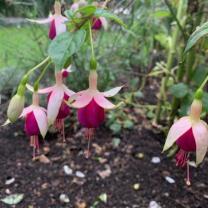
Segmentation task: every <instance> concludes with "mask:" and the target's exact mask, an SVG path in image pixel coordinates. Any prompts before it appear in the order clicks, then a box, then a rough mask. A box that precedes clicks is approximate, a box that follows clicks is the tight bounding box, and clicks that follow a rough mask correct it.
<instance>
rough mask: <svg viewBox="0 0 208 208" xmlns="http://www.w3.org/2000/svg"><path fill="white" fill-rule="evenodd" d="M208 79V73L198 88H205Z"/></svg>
mask: <svg viewBox="0 0 208 208" xmlns="http://www.w3.org/2000/svg"><path fill="white" fill-rule="evenodd" d="M207 81H208V75H207V76H206V78H205V79H204V81H203V82H202V83H201V85H200V87H199V88H198V89H201V90H203V89H204V87H205V85H206V83H207Z"/></svg>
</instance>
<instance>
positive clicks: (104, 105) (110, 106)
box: [94, 93, 116, 110]
mask: <svg viewBox="0 0 208 208" xmlns="http://www.w3.org/2000/svg"><path fill="white" fill-rule="evenodd" d="M94 99H95V102H96V103H97V104H98V105H99V106H100V107H102V108H104V109H109V110H110V109H114V108H116V105H114V104H113V103H111V102H110V101H108V100H107V99H106V98H105V97H104V95H103V94H102V93H98V94H97V95H96V96H95V97H94Z"/></svg>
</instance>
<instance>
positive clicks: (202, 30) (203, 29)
mask: <svg viewBox="0 0 208 208" xmlns="http://www.w3.org/2000/svg"><path fill="white" fill-rule="evenodd" d="M207 34H208V22H206V23H204V24H203V25H202V26H200V27H197V29H196V30H195V31H194V32H193V33H192V35H191V36H190V38H189V39H188V42H187V45H186V48H185V51H184V53H187V52H188V51H189V50H190V49H191V48H192V47H193V46H194V45H195V44H196V43H197V41H198V40H199V39H200V38H202V37H204V36H205V35H207Z"/></svg>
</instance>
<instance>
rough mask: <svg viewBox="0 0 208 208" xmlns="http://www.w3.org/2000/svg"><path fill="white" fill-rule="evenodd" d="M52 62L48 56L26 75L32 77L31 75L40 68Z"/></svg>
mask: <svg viewBox="0 0 208 208" xmlns="http://www.w3.org/2000/svg"><path fill="white" fill-rule="evenodd" d="M49 60H50V57H49V56H48V57H47V58H45V59H44V60H43V61H41V62H40V63H39V64H37V65H36V66H34V67H33V68H32V69H30V70H29V71H28V72H27V73H26V74H27V75H30V74H31V73H33V72H34V71H35V70H36V69H38V68H39V67H41V66H42V65H44V64H45V63H47V62H48V61H49Z"/></svg>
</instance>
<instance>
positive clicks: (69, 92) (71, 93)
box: [63, 84, 75, 97]
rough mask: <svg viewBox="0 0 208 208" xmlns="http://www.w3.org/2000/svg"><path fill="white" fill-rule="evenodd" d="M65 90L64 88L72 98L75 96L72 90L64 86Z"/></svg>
mask: <svg viewBox="0 0 208 208" xmlns="http://www.w3.org/2000/svg"><path fill="white" fill-rule="evenodd" d="M63 88H64V92H65V93H66V94H67V95H68V96H69V97H71V96H72V95H74V94H75V92H73V91H72V90H70V89H68V87H67V86H66V85H64V84H63Z"/></svg>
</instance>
